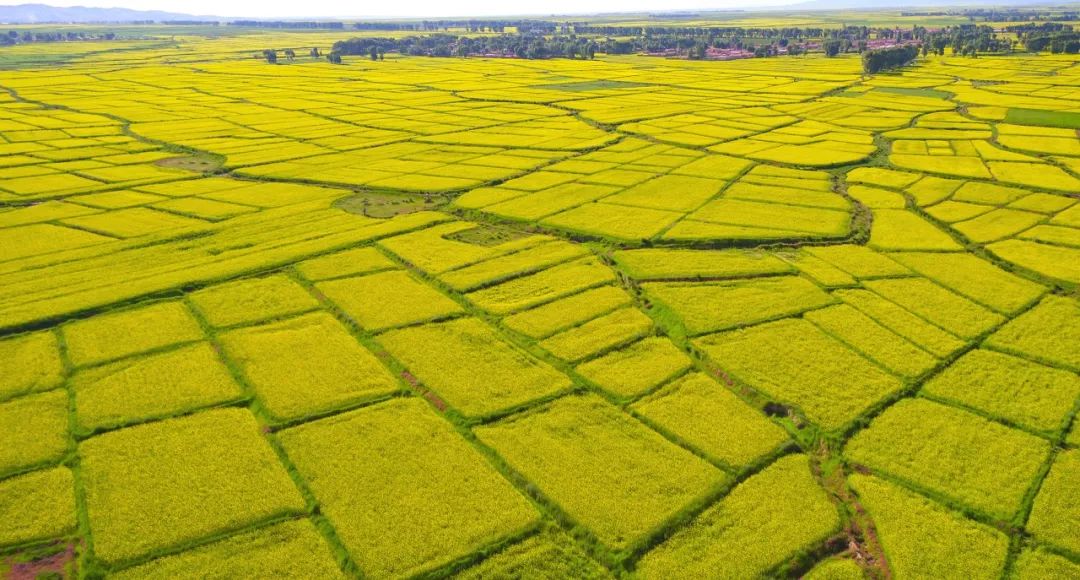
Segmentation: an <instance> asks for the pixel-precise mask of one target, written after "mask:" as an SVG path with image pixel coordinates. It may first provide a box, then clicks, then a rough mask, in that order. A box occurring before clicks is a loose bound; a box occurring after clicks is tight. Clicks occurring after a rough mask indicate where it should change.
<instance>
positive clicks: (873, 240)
mask: <svg viewBox="0 0 1080 580" xmlns="http://www.w3.org/2000/svg"><path fill="white" fill-rule="evenodd" d="M870 247H871V248H874V249H875V250H931V251H958V250H961V249H962V248H961V247H960V244H958V243H956V241H954V240H953V239H952V238H951V237H949V234H947V233H945V232H943V231H942V230H939V229H937V228H936V227H934V225H933V224H931V223H930V222H928V221H926V220H924V219H923V218H921V217H919V216H917V215H915V214H914V213H912V212H909V211H907V210H903V209H879V210H874V227H873V230H871V232H870Z"/></svg>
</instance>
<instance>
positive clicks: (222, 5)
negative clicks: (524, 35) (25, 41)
mask: <svg viewBox="0 0 1080 580" xmlns="http://www.w3.org/2000/svg"><path fill="white" fill-rule="evenodd" d="M797 1H798V0H764V1H755V0H509V1H508V0H457V1H446V0H442V1H438V0H389V1H383V2H377V1H372V0H367V1H359V2H358V1H356V0H304V1H301V2H266V1H265V0H262V1H256V0H232V1H226V0H218V1H214V0H98V1H95V0H81V1H75V2H63V1H55V2H54V1H51V0H16V1H10V0H5V1H0V5H13V4H23V3H31V2H40V3H42V4H49V5H50V6H94V7H107V8H113V7H117V8H132V9H135V10H165V11H169V12H181V13H184V14H196V15H213V16H249V17H253V18H260V19H265V18H302V17H322V18H334V17H338V18H342V17H362V16H367V17H382V18H389V17H404V18H434V17H439V16H494V15H523V14H526V15H528V14H534V15H550V14H583V13H593V14H595V13H601V12H648V11H656V10H667V11H670V10H708V9H712V10H724V9H732V8H736V7H738V8H745V7H748V6H753V7H765V6H770V5H773V6H775V5H783V4H792V3H795V2H797Z"/></svg>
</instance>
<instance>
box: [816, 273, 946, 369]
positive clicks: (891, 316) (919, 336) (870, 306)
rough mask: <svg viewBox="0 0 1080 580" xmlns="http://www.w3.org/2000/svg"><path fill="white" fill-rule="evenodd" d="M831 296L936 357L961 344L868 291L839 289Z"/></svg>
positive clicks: (941, 356) (944, 355)
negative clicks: (836, 297)
mask: <svg viewBox="0 0 1080 580" xmlns="http://www.w3.org/2000/svg"><path fill="white" fill-rule="evenodd" d="M835 295H836V296H838V297H839V298H841V299H842V300H843V301H844V303H846V304H849V305H851V306H854V307H855V308H857V309H858V310H860V311H861V312H862V313H863V314H866V315H867V316H869V317H870V318H873V319H874V321H875V322H877V323H878V324H881V325H882V326H884V327H886V328H888V329H889V330H891V331H893V332H895V333H896V334H899V335H900V336H903V337H904V338H906V339H908V340H909V341H911V342H912V343H914V344H916V345H918V346H920V347H922V348H923V349H924V350H926V351H927V352H929V353H930V354H933V355H934V356H937V357H938V358H944V357H946V356H948V355H950V354H952V353H953V352H956V351H957V350H959V349H961V348H963V346H964V342H963V341H962V340H960V339H959V338H957V337H955V336H953V335H952V334H949V333H948V332H945V331H944V330H942V329H940V328H938V327H937V326H934V325H933V324H930V323H929V322H927V321H925V320H923V319H922V318H919V317H918V316H915V315H914V314H912V313H911V312H908V311H907V310H905V309H903V308H901V307H900V306H898V305H896V304H895V303H893V302H890V301H888V300H886V299H884V298H882V297H881V296H878V295H877V294H874V293H873V292H870V291H869V290H839V291H837V292H835Z"/></svg>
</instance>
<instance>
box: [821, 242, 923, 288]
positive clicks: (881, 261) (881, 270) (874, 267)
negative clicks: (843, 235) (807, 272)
mask: <svg viewBox="0 0 1080 580" xmlns="http://www.w3.org/2000/svg"><path fill="white" fill-rule="evenodd" d="M803 250H804V251H805V252H806V253H808V254H810V255H812V256H816V257H818V258H821V259H822V260H825V261H826V262H828V263H830V264H832V265H833V266H836V267H837V268H840V269H841V270H843V271H845V272H847V273H848V274H851V275H852V276H854V277H855V278H857V279H859V280H865V279H868V278H892V277H896V276H907V275H910V274H911V272H910V271H908V269H907V268H905V267H904V266H902V265H900V264H898V263H896V262H895V261H894V260H893V259H892V258H891V257H889V256H887V255H885V254H882V253H880V252H875V251H874V250H871V249H870V248H867V247H866V246H852V245H840V246H807V247H805V248H803Z"/></svg>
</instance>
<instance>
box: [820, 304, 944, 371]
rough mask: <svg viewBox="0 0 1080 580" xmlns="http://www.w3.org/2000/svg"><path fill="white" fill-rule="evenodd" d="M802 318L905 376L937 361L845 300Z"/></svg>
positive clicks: (931, 366)
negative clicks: (845, 302)
mask: <svg viewBox="0 0 1080 580" xmlns="http://www.w3.org/2000/svg"><path fill="white" fill-rule="evenodd" d="M805 318H806V319H807V320H809V321H810V322H813V323H814V324H816V325H817V326H818V327H819V328H821V329H822V330H824V331H825V332H826V333H828V334H830V335H832V336H834V337H836V338H838V339H839V340H841V341H842V342H844V343H845V344H847V345H848V347H849V348H851V349H853V350H855V351H857V352H861V353H862V354H863V355H864V356H866V357H868V358H870V359H871V360H873V361H876V362H877V363H878V364H880V365H882V366H884V367H885V368H887V369H889V370H890V371H892V372H894V373H897V374H899V375H902V376H905V377H915V376H918V375H920V374H922V373H924V372H926V371H928V370H930V369H931V368H933V366H934V365H936V364H937V362H938V360H937V359H936V358H934V356H933V355H931V354H930V353H928V352H926V351H924V350H922V349H921V348H919V347H917V346H915V345H914V344H912V343H910V342H908V341H907V340H905V339H904V338H903V337H901V336H899V335H897V334H895V333H893V332H892V331H890V330H889V329H887V328H885V327H883V326H881V325H880V324H878V323H877V322H875V321H874V320H873V319H872V318H870V317H868V316H866V315H865V314H863V313H861V312H859V311H858V310H857V309H855V308H852V307H851V306H848V305H847V304H838V305H836V306H830V307H828V308H822V309H820V310H814V311H812V312H807V313H806V315H805Z"/></svg>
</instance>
